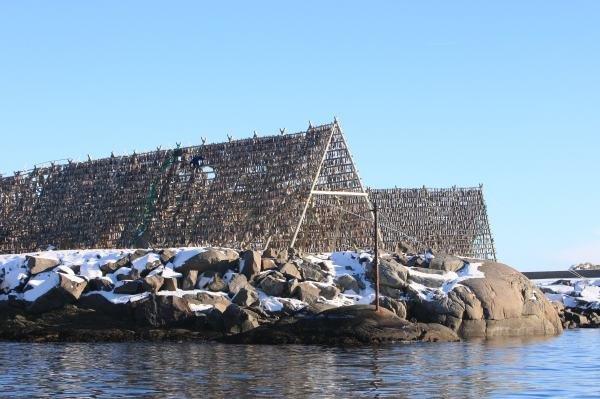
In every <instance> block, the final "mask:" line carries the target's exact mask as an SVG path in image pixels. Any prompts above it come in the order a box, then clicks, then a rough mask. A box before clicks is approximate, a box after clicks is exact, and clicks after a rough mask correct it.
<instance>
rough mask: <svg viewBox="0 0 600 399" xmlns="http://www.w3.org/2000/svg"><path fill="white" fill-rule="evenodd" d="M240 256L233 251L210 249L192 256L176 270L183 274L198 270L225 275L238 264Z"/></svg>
mask: <svg viewBox="0 0 600 399" xmlns="http://www.w3.org/2000/svg"><path fill="white" fill-rule="evenodd" d="M238 258H239V255H238V253H237V252H235V251H232V250H221V249H214V248H209V249H207V250H206V251H203V252H200V253H199V254H197V255H194V256H192V257H191V258H189V259H188V260H186V261H185V262H183V264H182V265H181V266H178V267H177V268H176V269H175V270H176V271H178V272H181V273H185V272H188V271H190V270H196V271H197V272H199V273H203V272H206V271H215V272H220V273H223V272H225V271H226V270H227V269H230V268H232V266H233V265H234V264H236V263H237V261H238Z"/></svg>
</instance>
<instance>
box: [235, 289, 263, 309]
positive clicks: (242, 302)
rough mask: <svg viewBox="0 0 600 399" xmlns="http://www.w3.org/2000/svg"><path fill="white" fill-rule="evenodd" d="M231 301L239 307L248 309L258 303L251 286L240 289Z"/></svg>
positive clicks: (256, 295)
mask: <svg viewBox="0 0 600 399" xmlns="http://www.w3.org/2000/svg"><path fill="white" fill-rule="evenodd" d="M231 301H232V302H233V303H235V304H236V305H239V306H244V307H250V306H252V305H255V304H256V303H258V293H257V292H256V290H255V289H254V288H252V287H251V286H247V287H242V288H241V289H240V290H239V291H238V293H237V294H235V296H234V297H233V299H232V300H231Z"/></svg>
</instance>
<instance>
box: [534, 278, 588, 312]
mask: <svg viewBox="0 0 600 399" xmlns="http://www.w3.org/2000/svg"><path fill="white" fill-rule="evenodd" d="M557 281H558V280H556V279H552V280H549V279H545V280H533V283H534V284H535V285H536V286H537V287H538V288H540V289H541V290H542V291H543V292H544V294H545V295H546V298H548V299H549V300H550V301H555V302H560V303H562V304H564V305H565V306H566V307H569V308H584V309H600V279H586V278H573V279H561V280H560V281H562V282H565V281H569V282H570V284H571V285H568V284H555V283H556V282H557Z"/></svg>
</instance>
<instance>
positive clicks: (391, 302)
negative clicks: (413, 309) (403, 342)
mask: <svg viewBox="0 0 600 399" xmlns="http://www.w3.org/2000/svg"><path fill="white" fill-rule="evenodd" d="M374 304H375V301H373V303H372V304H371V305H374ZM379 306H381V307H383V308H385V309H387V310H390V311H392V312H393V313H394V314H395V315H396V316H398V317H400V318H401V319H406V305H405V304H404V302H401V301H399V300H397V299H394V298H390V297H387V296H381V297H379Z"/></svg>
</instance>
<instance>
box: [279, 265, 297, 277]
mask: <svg viewBox="0 0 600 399" xmlns="http://www.w3.org/2000/svg"><path fill="white" fill-rule="evenodd" d="M279 272H280V273H281V274H283V276H284V277H285V278H288V279H293V278H295V279H297V280H302V275H301V274H300V270H298V268H297V267H296V265H294V264H293V263H289V262H288V263H285V264H283V265H282V266H281V268H279Z"/></svg>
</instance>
